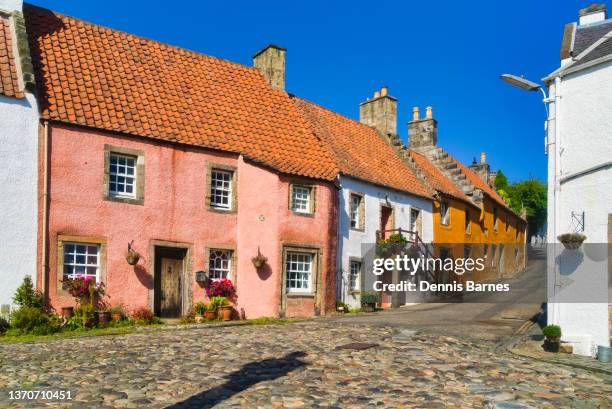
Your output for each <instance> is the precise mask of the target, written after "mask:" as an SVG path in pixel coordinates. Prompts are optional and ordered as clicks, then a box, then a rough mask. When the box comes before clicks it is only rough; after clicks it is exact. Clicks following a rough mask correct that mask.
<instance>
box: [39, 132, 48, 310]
mask: <svg viewBox="0 0 612 409" xmlns="http://www.w3.org/2000/svg"><path fill="white" fill-rule="evenodd" d="M42 173H43V174H42V178H43V194H42V228H41V235H42V244H41V264H40V268H41V278H42V286H41V288H42V293H43V299H44V300H45V301H47V300H48V295H49V294H48V292H47V286H48V267H49V265H48V262H47V258H48V254H47V246H48V244H49V243H48V242H49V238H48V228H49V226H48V224H49V222H48V212H49V121H46V120H45V121H44V122H43V170H42Z"/></svg>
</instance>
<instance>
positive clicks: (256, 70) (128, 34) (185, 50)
mask: <svg viewBox="0 0 612 409" xmlns="http://www.w3.org/2000/svg"><path fill="white" fill-rule="evenodd" d="M23 5H24V6H26V7H30V8H33V9H39V10H44V11H49V12H51V13H53V14H55V15H56V16H61V17H64V18H68V19H71V20H74V21H76V22H81V23H85V24H89V25H90V26H94V27H97V28H100V29H104V30H110V31H114V32H116V33H119V34H124V35H126V36H128V37H131V38H134V39H139V40H144V41H149V42H151V43H155V44H159V45H162V46H165V47H168V48H172V49H175V50H178V51H184V52H186V53H190V54H194V55H196V56H202V57H207V58H212V59H215V60H219V61H223V62H226V63H228V64H232V65H237V66H239V67H242V68H247V69H249V70H251V71H255V72H260V71H259V70H258V69H257V68H255V67H253V66H250V65H246V64H242V63H239V62H236V61H232V60H228V59H226V58H221V57H217V56H214V55H210V54H205V53H203V52H200V51H196V50H191V49H189V48H185V47H181V46H178V45H174V44H170V43H166V42H163V41H160V40H156V39H154V38H149V37H145V36H141V35H138V34H134V33H130V32H129V31H124V30H120V29H117V28H112V27H109V26H105V25H102V24H98V23H94V22H91V21H89V20H84V19H82V18H78V17H74V16H70V15H68V14H64V13H60V12H58V11H54V10H51V9H48V8H45V7H41V6H37V5H35V4H30V3H24V4H23Z"/></svg>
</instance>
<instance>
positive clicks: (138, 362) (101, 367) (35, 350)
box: [0, 320, 612, 409]
mask: <svg viewBox="0 0 612 409" xmlns="http://www.w3.org/2000/svg"><path fill="white" fill-rule="evenodd" d="M398 331H399V330H398V329H394V328H391V327H378V326H377V327H372V326H369V325H364V324H356V323H351V322H350V321H349V320H347V321H346V322H326V321H324V320H321V321H308V322H302V323H297V324H292V325H270V326H241V327H227V328H205V327H202V328H190V329H182V330H176V331H168V330H165V331H156V332H150V333H136V334H130V335H124V336H100V337H89V338H78V339H65V340H60V341H55V342H45V343H43V342H40V343H30V344H12V345H0V367H1V371H0V407H9V408H19V407H58V408H145V407H146V408H162V407H172V408H201V407H211V406H214V405H218V407H248V408H258V407H261V408H282V407H285V408H296V407H304V408H316V407H338V408H362V407H398V408H412V407H414V408H462V409H463V408H470V407H477V408H483V407H485V408H495V407H499V408H508V409H510V408H528V407H535V408H547V407H550V408H561V407H563V408H598V407H600V408H607V407H611V406H612V402H611V400H610V397H611V396H612V379H611V378H610V377H606V376H605V375H603V374H595V373H588V372H585V371H582V370H579V369H573V368H569V367H565V366H555V365H551V364H546V363H543V362H539V361H535V360H530V359H522V358H517V357H516V356H514V355H510V354H506V353H504V354H501V355H500V354H499V353H494V352H493V351H492V349H491V344H487V343H485V341H483V343H475V342H473V341H464V340H461V339H455V338H449V337H440V336H436V335H427V334H411V333H410V332H408V331H407V330H403V332H398ZM351 343H353V344H354V345H349V347H352V348H358V349H351V348H340V349H337V347H338V346H343V345H346V344H351ZM372 344H375V345H372ZM14 390H64V391H70V392H71V395H72V400H63V401H60V400H50V401H44V400H40V399H39V400H36V401H27V402H26V401H16V400H12V401H11V400H9V397H10V396H9V391H14Z"/></svg>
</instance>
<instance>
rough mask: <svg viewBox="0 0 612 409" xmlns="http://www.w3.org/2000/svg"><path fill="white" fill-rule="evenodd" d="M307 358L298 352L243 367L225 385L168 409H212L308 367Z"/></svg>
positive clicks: (232, 374)
mask: <svg viewBox="0 0 612 409" xmlns="http://www.w3.org/2000/svg"><path fill="white" fill-rule="evenodd" d="M305 356H306V353H305V352H303V351H296V352H291V353H290V354H287V355H285V356H284V357H282V358H280V359H264V360H261V361H256V362H250V363H248V364H245V365H243V366H242V368H240V369H239V370H238V371H235V372H232V373H230V374H227V375H226V376H225V378H226V379H227V381H226V382H225V383H224V384H222V385H219V386H215V387H214V388H211V389H208V390H206V391H203V392H200V393H198V394H196V395H193V396H191V397H190V398H188V399H185V400H184V401H182V402H178V403H176V404H174V405H171V406H168V407H167V408H169V409H187V408H211V407H213V406H215V405H217V404H218V403H220V402H222V401H224V400H226V399H229V398H231V397H232V396H233V395H236V394H237V393H240V392H242V391H244V390H245V389H248V388H250V387H251V386H253V385H255V384H257V383H259V382H264V381H271V380H275V379H278V378H280V377H283V376H285V375H287V374H288V373H289V372H291V371H294V370H296V369H297V368H300V367H302V366H306V365H308V364H307V363H306V362H303V361H301V360H300V359H299V358H303V357H305Z"/></svg>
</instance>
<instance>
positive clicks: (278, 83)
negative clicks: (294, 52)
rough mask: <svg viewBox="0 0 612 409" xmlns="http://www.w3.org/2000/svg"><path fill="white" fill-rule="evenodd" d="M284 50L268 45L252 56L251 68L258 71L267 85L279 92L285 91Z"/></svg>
mask: <svg viewBox="0 0 612 409" xmlns="http://www.w3.org/2000/svg"><path fill="white" fill-rule="evenodd" d="M286 51H287V50H286V49H284V48H282V47H279V46H276V45H272V44H270V45H268V46H267V47H266V48H264V49H263V50H261V51H259V52H258V53H257V54H255V55H254V56H253V67H255V68H257V69H259V71H261V73H262V74H263V76H264V77H265V78H266V81H268V84H270V86H271V87H272V88H273V89H275V90H279V91H284V90H285V53H286Z"/></svg>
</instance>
